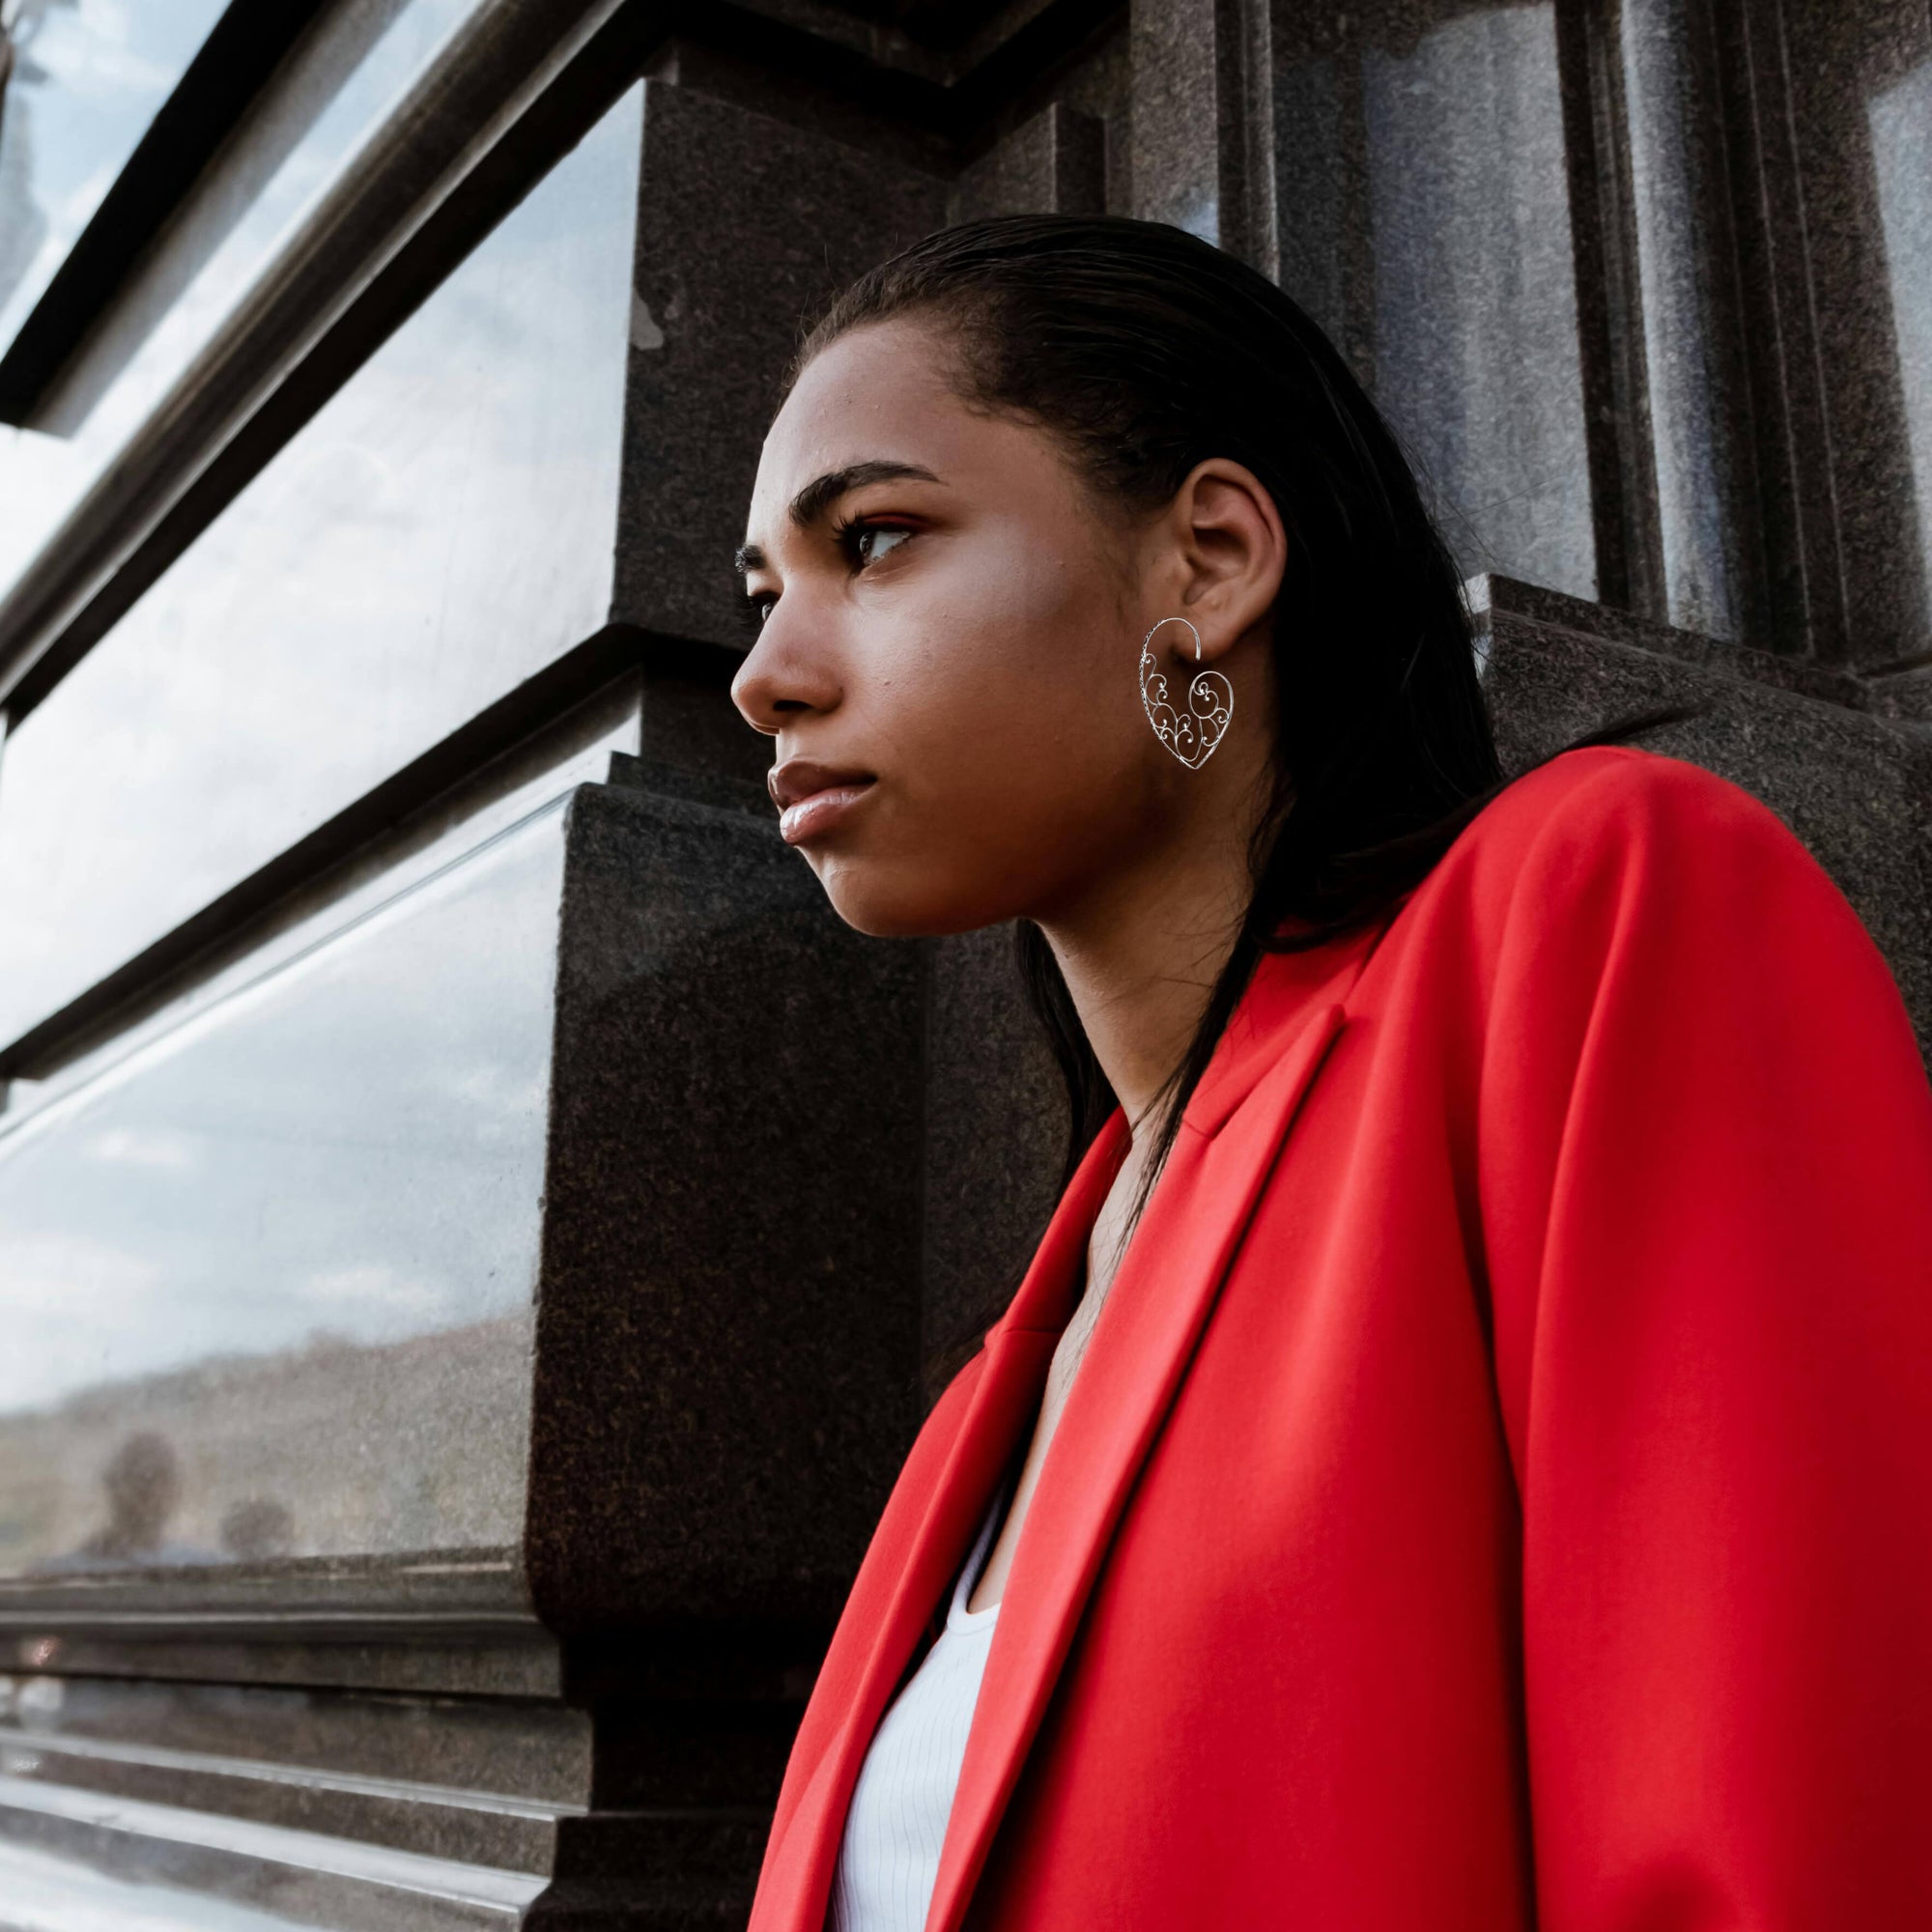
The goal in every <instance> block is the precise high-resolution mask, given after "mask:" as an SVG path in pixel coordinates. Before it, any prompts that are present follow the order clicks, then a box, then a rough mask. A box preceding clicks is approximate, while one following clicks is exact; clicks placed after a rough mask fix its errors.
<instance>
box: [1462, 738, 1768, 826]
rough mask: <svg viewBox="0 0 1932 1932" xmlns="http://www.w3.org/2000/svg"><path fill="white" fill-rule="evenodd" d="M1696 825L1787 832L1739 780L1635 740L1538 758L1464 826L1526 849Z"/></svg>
mask: <svg viewBox="0 0 1932 1932" xmlns="http://www.w3.org/2000/svg"><path fill="white" fill-rule="evenodd" d="M1699 827H1703V828H1706V829H1708V830H1709V831H1711V832H1712V833H1715V834H1717V835H1719V836H1737V835H1739V834H1743V835H1746V836H1749V835H1751V834H1754V833H1755V834H1759V835H1767V834H1768V835H1770V836H1773V837H1776V834H1778V833H1782V834H1783V835H1784V836H1785V837H1786V838H1790V837H1791V836H1792V835H1791V834H1790V832H1789V831H1788V830H1787V828H1786V827H1785V826H1784V823H1783V821H1782V820H1781V819H1780V818H1779V817H1778V816H1777V814H1776V812H1775V811H1773V810H1772V809H1771V808H1770V807H1769V806H1768V805H1766V804H1765V803H1764V802H1763V801H1762V800H1761V799H1759V798H1757V797H1755V796H1754V795H1753V794H1752V793H1750V792H1748V791H1747V790H1746V789H1745V787H1744V786H1743V785H1740V784H1736V783H1733V782H1732V781H1731V780H1729V779H1726V778H1721V777H1719V775H1718V774H1717V773H1716V772H1714V771H1711V770H1709V769H1707V768H1706V767H1705V766H1703V765H1698V764H1693V763H1691V762H1690V760H1689V759H1688V758H1677V757H1672V756H1670V755H1668V754H1667V753H1662V752H1652V751H1647V750H1645V749H1644V748H1643V747H1642V746H1639V745H1585V746H1580V747H1578V748H1577V750H1575V751H1570V752H1561V753H1558V754H1557V755H1556V756H1555V757H1553V758H1549V759H1546V760H1545V761H1544V762H1543V763H1542V764H1539V765H1535V766H1533V767H1531V769H1530V770H1528V771H1526V772H1524V773H1523V774H1522V776H1521V777H1520V778H1519V779H1517V780H1516V781H1514V782H1512V783H1510V784H1508V785H1505V786H1504V787H1503V789H1502V790H1501V791H1500V792H1499V793H1497V795H1496V797H1495V798H1494V799H1493V800H1492V802H1491V803H1490V804H1489V806H1488V807H1486V808H1485V809H1484V810H1483V811H1481V812H1480V813H1478V814H1477V816H1476V818H1475V819H1474V820H1473V821H1472V822H1471V824H1470V828H1469V831H1470V833H1471V834H1473V835H1476V836H1477V838H1478V839H1479V841H1480V842H1482V843H1485V844H1487V845H1489V846H1491V847H1496V846H1501V847H1503V848H1505V849H1517V850H1526V849H1527V848H1528V847H1529V846H1531V845H1533V844H1535V843H1538V842H1545V843H1547V842H1548V841H1549V839H1550V838H1551V837H1552V836H1556V837H1559V838H1577V837H1582V838H1594V839H1597V840H1600V841H1610V842H1640V841H1642V840H1644V839H1646V838H1656V837H1659V836H1661V835H1665V834H1681V833H1684V832H1689V831H1694V830H1695V829H1696V828H1699Z"/></svg>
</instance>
